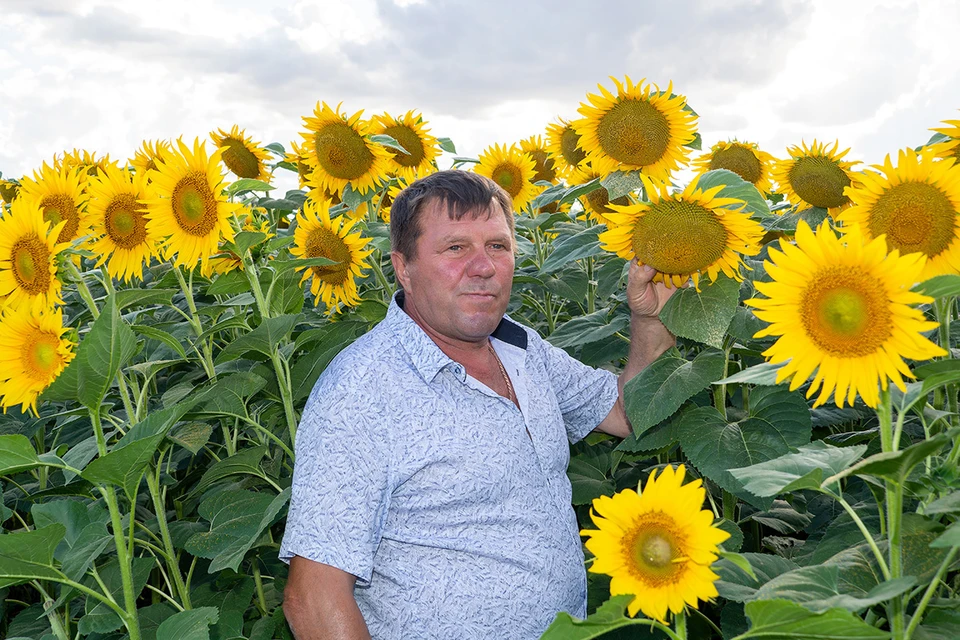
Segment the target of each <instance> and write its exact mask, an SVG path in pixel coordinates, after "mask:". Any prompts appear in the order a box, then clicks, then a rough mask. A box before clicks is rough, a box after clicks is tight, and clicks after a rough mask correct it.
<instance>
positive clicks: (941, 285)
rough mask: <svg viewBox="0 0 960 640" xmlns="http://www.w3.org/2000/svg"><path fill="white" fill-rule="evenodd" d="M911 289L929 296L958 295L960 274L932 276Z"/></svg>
mask: <svg viewBox="0 0 960 640" xmlns="http://www.w3.org/2000/svg"><path fill="white" fill-rule="evenodd" d="M913 290H914V291H918V292H919V293H922V294H924V295H927V296H930V297H931V298H946V297H947V296H950V297H953V296H960V276H958V275H956V274H948V275H943V276H934V277H932V278H930V279H929V280H924V281H923V282H921V283H920V284H918V285H917V286H915V287H914V288H913Z"/></svg>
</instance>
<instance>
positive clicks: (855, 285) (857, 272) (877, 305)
mask: <svg viewBox="0 0 960 640" xmlns="http://www.w3.org/2000/svg"><path fill="white" fill-rule="evenodd" d="M811 282H812V283H813V284H812V285H811V286H810V287H808V288H807V289H806V290H805V291H804V292H803V294H802V299H801V302H800V316H801V322H802V323H803V326H804V328H805V329H806V331H807V334H808V335H809V336H810V339H811V340H813V342H814V343H815V344H816V345H817V346H818V347H819V348H820V349H822V350H823V351H825V352H827V353H828V354H830V355H833V356H837V357H841V358H856V357H859V356H863V355H867V354H869V353H874V352H876V351H877V350H878V349H880V348H881V347H882V346H883V344H884V343H885V342H886V341H887V339H888V338H889V337H890V336H891V335H892V334H893V318H892V316H891V313H890V304H889V300H888V297H887V294H886V291H885V290H884V289H883V286H882V284H881V283H880V281H878V280H877V278H876V277H875V276H873V275H871V274H869V273H867V272H866V271H865V270H863V269H861V268H859V267H856V266H836V267H827V268H825V269H823V270H821V271H820V272H819V273H817V274H816V275H815V276H814V277H813V278H811Z"/></svg>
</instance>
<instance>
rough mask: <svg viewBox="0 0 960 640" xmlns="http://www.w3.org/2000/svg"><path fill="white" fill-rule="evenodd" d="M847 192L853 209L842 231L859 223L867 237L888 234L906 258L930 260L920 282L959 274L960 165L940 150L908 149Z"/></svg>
mask: <svg viewBox="0 0 960 640" xmlns="http://www.w3.org/2000/svg"><path fill="white" fill-rule="evenodd" d="M875 168H876V169H877V171H865V172H863V173H861V174H860V175H859V177H858V179H859V180H860V183H861V184H860V186H858V187H850V188H848V189H847V192H846V193H847V196H848V197H849V198H850V200H851V202H852V203H853V206H851V207H850V208H849V209H846V210H845V211H843V213H841V214H840V217H839V219H840V221H841V222H843V223H844V226H843V227H842V228H841V230H842V231H843V230H846V229H848V228H849V227H850V226H851V225H859V227H860V229H861V230H862V231H863V232H864V235H865V236H866V237H867V238H868V239H871V238H876V237H879V236H881V235H882V236H886V242H887V246H888V247H889V248H890V249H896V250H897V251H899V252H900V254H901V255H906V254H910V253H915V252H920V253H922V254H923V255H925V256H926V257H927V260H926V263H925V266H924V269H923V272H922V273H921V275H920V279H921V280H926V279H928V278H932V277H933V276H936V275H941V274H948V273H957V272H958V271H960V166H957V165H955V164H954V163H953V160H952V159H947V160H937V159H936V156H935V151H934V150H932V149H929V148H927V149H924V151H923V152H922V153H919V154H918V153H917V152H916V151H914V150H913V149H904V150H902V151H900V152H899V154H898V156H897V166H894V165H893V163H892V162H891V161H890V156H889V155H888V156H887V157H886V159H885V160H884V163H883V164H882V165H877V166H875Z"/></svg>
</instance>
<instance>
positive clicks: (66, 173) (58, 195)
mask: <svg viewBox="0 0 960 640" xmlns="http://www.w3.org/2000/svg"><path fill="white" fill-rule="evenodd" d="M86 178H87V175H86V174H84V173H82V172H81V171H80V169H79V168H76V167H74V168H70V167H67V166H61V167H60V168H59V169H56V168H54V167H51V166H49V165H48V164H47V163H46V162H44V163H43V167H42V168H41V169H40V171H39V173H38V172H37V171H34V172H33V178H32V179H31V178H26V177H25V178H24V179H23V181H22V182H21V184H20V193H21V194H22V195H23V196H24V197H26V198H27V199H36V200H39V202H40V209H41V210H42V211H43V219H44V220H47V221H49V222H50V223H51V225H54V226H56V225H59V224H60V223H61V222H64V223H66V224H64V225H63V226H61V227H60V235H59V237H58V238H57V242H73V241H74V240H76V239H77V238H78V237H81V236H85V235H87V234H88V233H90V227H89V225H88V224H87V223H86V220H85V216H84V208H85V206H86V199H87V197H86V195H85V194H84V192H83V188H84V185H85V183H86Z"/></svg>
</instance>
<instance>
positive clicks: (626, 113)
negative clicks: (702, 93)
mask: <svg viewBox="0 0 960 640" xmlns="http://www.w3.org/2000/svg"><path fill="white" fill-rule="evenodd" d="M610 79H611V80H613V83H614V84H615V85H616V86H617V94H616V95H613V94H612V93H610V92H609V91H607V90H606V89H605V88H604V87H603V86H602V85H597V86H598V87H599V88H600V93H601V94H602V95H594V94H587V99H588V100H589V101H590V104H586V103H581V104H580V109H579V111H580V114H581V115H583V116H584V117H583V118H582V119H580V120H577V121H576V122H574V123H573V127H574V129H575V130H576V132H577V133H578V134H580V146H581V147H582V148H583V150H584V151H586V152H587V160H588V161H589V162H590V164H591V166H593V168H594V169H596V170H597V171H598V172H599V173H600V174H601V175H607V174H608V173H611V172H613V171H616V170H617V169H623V170H625V171H629V170H633V169H639V170H641V171H643V172H644V173H646V174H647V175H650V176H653V177H655V178H659V179H661V180H666V179H667V177H669V175H670V173H671V172H672V171H674V170H676V169H679V168H680V165H681V164H685V163H686V161H687V156H688V155H689V153H690V149H689V148H688V147H686V146H684V145H686V144H689V143H690V142H693V140H694V138H695V134H696V124H697V116H695V115H694V114H693V113H692V112H691V111H689V110H688V109H686V105H687V99H686V98H685V97H684V96H681V95H673V83H672V82H671V83H670V85H669V86H668V87H667V90H666V91H660V88H659V87H657V86H656V85H651V84H646V85H645V84H644V81H643V80H641V81H640V82H639V83H638V84H633V81H632V80H630V77H629V76H628V77H627V78H626V84H621V83H620V81H619V80H617V79H616V78H610Z"/></svg>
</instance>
